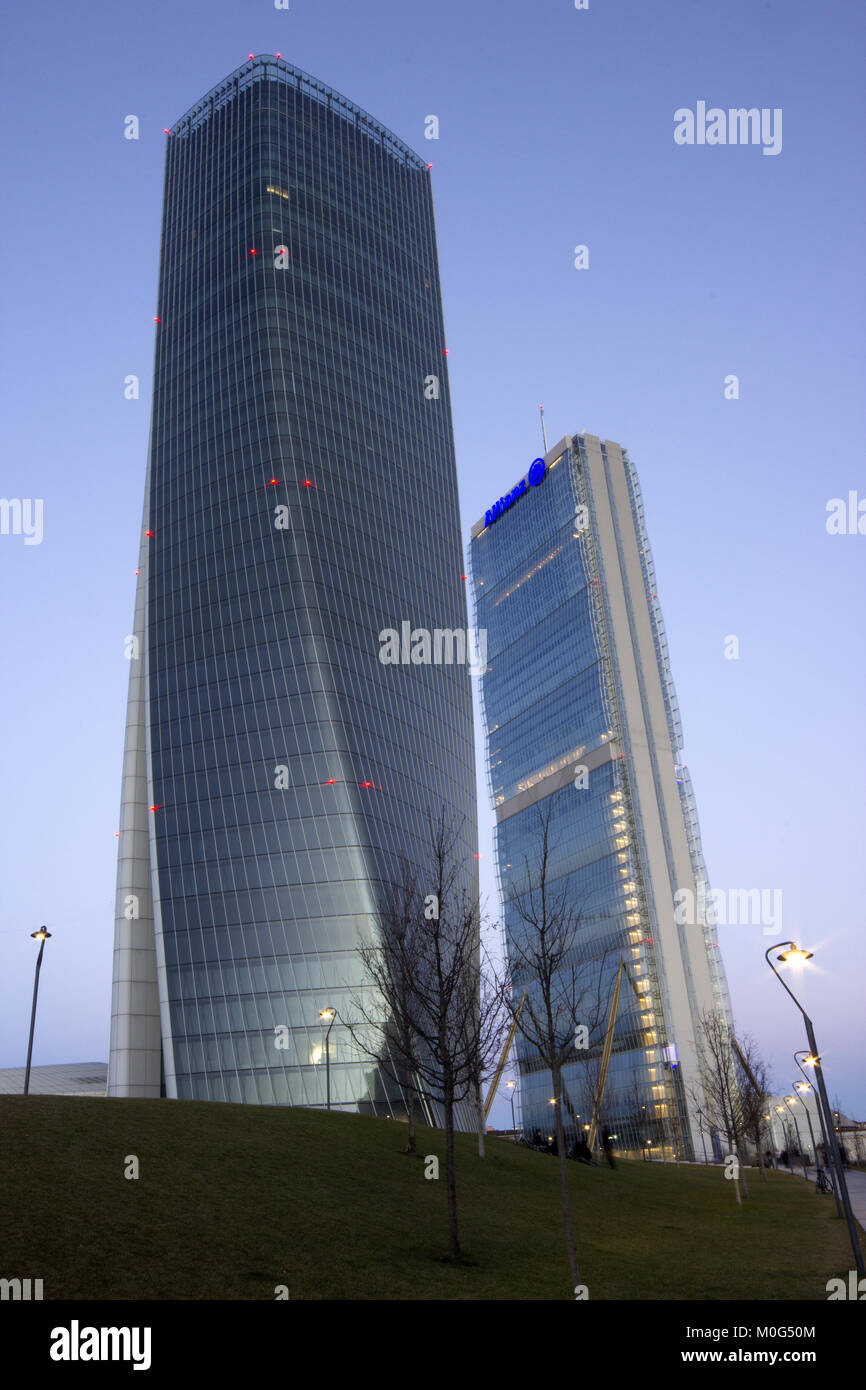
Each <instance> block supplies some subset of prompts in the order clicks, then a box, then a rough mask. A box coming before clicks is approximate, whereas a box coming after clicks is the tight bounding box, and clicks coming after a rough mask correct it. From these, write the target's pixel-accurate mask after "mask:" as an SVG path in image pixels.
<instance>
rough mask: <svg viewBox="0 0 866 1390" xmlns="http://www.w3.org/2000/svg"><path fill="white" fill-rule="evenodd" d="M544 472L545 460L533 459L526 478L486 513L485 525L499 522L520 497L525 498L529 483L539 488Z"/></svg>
mask: <svg viewBox="0 0 866 1390" xmlns="http://www.w3.org/2000/svg"><path fill="white" fill-rule="evenodd" d="M544 471H545V470H544V459H533V460H532V463H531V464H530V465H529V472H528V473H527V475H526V477H525V478H521V479H520V482H519V483H518V484H517V487H513V488H512V489H511V491H510V492H506V494H505V496H504V497H500V499H499V501H498V502H494V503H493V506H492V507H490V508H488V510H487V511H486V512H485V513H484V525H485V526H492V525H493V523H494V521H498V520H499V518H500V517H501V516H502V513H503V512H507V511H508V508H509V507H510V506H512V504H513V503H514V502H516V501H517V499H518V497H522V496H523V494H524V492H525V491H526V484H527V482H528V483H529V486H530V487H538V484H539V483H540V482H541V481H542V480H543V478H544Z"/></svg>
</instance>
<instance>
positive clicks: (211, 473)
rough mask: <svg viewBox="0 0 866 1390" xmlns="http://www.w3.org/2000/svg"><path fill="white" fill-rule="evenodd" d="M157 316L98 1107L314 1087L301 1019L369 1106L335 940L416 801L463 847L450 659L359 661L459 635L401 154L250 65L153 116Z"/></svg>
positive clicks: (446, 483)
mask: <svg viewBox="0 0 866 1390" xmlns="http://www.w3.org/2000/svg"><path fill="white" fill-rule="evenodd" d="M156 334H157V338H156V358H155V377H154V399H153V416H152V434H151V447H150V463H149V469H148V478H147V485H146V498H145V509H144V526H143V532H144V534H143V537H142V551H141V561H140V576H139V583H138V592H137V603H136V618H135V626H134V633H133V634H132V637H133V638H134V641H133V642H132V659H131V676H130V696H129V716H128V724H127V742H126V755H125V763H124V791H123V804H122V823H121V841H120V852H119V870H118V904H117V922H116V932H115V971H114V998H113V1005H112V1040H111V1060H110V1073H109V1094H110V1095H154V1094H156V1095H158V1094H160V1093H163V1094H166V1095H168V1096H177V1097H187V1098H199V1099H210V1100H228V1101H248V1102H259V1103H266V1104H274V1103H276V1104H302V1105H303V1104H306V1105H317V1104H323V1103H324V1100H325V1094H326V1077H325V1072H326V1066H325V1057H324V1053H323V1047H324V1041H323V1039H324V1032H323V1028H322V1026H321V1023H320V1019H319V1011H320V1010H321V1009H323V1008H326V1007H328V1008H335V1009H336V1010H337V1019H336V1022H335V1024H334V1027H333V1028H332V1030H331V1033H330V1044H329V1052H328V1059H329V1063H330V1065H329V1070H330V1093H331V1100H332V1104H334V1105H335V1106H341V1107H344V1108H349V1109H357V1108H362V1109H366V1110H368V1111H370V1112H372V1113H383V1114H384V1113H392V1099H393V1087H392V1086H390V1085H389V1083H388V1082H387V1080H386V1078H385V1077H384V1076H383V1074H382V1073H381V1071H380V1069H379V1068H377V1066H376V1065H375V1064H374V1063H372V1062H370V1061H369V1059H365V1058H364V1057H363V1055H362V1054H361V1053H359V1052H358V1050H357V1049H356V1048H355V1046H354V1045H353V1043H352V1039H351V1037H350V1035H349V1033H348V1031H347V1030H346V1028H345V1027H344V1025H343V1019H344V1018H345V1017H346V1016H347V1010H348V999H349V996H350V994H351V992H352V990H353V988H356V987H357V986H359V985H360V984H362V983H363V981H362V977H361V975H360V973H359V965H358V961H357V958H356V955H355V949H356V947H357V945H358V944H359V942H360V941H362V940H367V939H369V938H370V936H371V934H372V932H373V924H374V913H375V909H376V904H377V900H378V895H379V890H380V885H382V884H384V883H387V882H389V881H391V880H392V879H393V878H394V876H395V873H396V872H397V864H398V860H399V859H400V857H401V856H403V857H405V858H406V859H408V861H409V862H410V863H420V862H422V860H423V858H424V846H425V842H426V837H427V836H428V834H429V822H430V817H431V815H432V816H436V815H438V814H439V813H440V812H441V811H443V810H444V811H445V812H446V814H447V815H448V816H449V817H450V818H451V819H452V820H453V821H454V823H455V824H456V823H457V822H459V823H460V824H461V825H462V831H461V840H460V846H461V854H462V858H463V860H464V861H465V862H466V863H467V864H469V863H474V852H475V848H476V844H475V790H474V756H473V738H472V708H471V690H470V677H469V673H468V671H467V668H466V666H465V665H463V666H461V665H454V664H452V665H448V664H430V665H418V664H413V663H410V664H399V665H396V666H395V665H390V664H383V662H382V661H381V660H380V648H381V643H380V636H379V634H380V632H381V631H382V630H383V629H389V628H391V629H397V630H400V628H401V624H402V623H403V622H409V623H411V624H412V626H413V628H428V629H431V630H433V629H435V628H441V629H465V628H466V623H467V617H466V597H465V583H464V578H463V575H462V573H461V571H462V569H463V564H462V546H461V539H460V528H459V511H458V501H457V487H456V471H455V460H454V449H453V438H452V425H451V412H450V402H449V394H448V380H447V371H446V358H445V356H444V347H445V337H444V327H443V316H442V306H441V297H440V285H439V272H438V263H437V252H436V239H435V230H434V221H433V206H432V195H431V187H430V174H429V171H428V169H427V166H426V165H425V162H424V161H423V160H422V159H421V158H420V157H419V156H418V155H416V154H414V153H413V152H412V151H411V150H410V149H408V148H407V147H406V146H405V145H404V144H403V143H402V142H401V141H400V140H398V139H397V137H396V136H394V135H392V134H391V133H390V132H389V131H387V130H386V129H385V128H384V127H382V126H380V125H379V124H378V122H376V121H375V120H373V119H372V118H371V117H370V116H368V115H367V114H366V113H365V112H363V111H362V110H360V108H358V107H356V106H354V105H353V104H352V103H351V102H349V101H347V100H346V99H345V98H344V97H342V96H340V95H339V94H338V93H336V92H333V91H331V90H330V89H329V88H327V87H325V86H323V85H322V84H320V83H318V82H316V81H315V79H313V78H311V77H309V76H308V75H306V74H304V73H301V72H299V71H298V70H297V69H295V68H292V67H291V66H290V65H288V64H287V63H285V62H283V61H281V60H277V59H276V58H273V57H261V58H256V59H254V60H252V61H250V62H249V63H247V64H245V65H244V66H243V67H242V68H240V69H238V70H237V72H235V73H233V74H231V76H230V77H228V78H227V79H226V80H225V81H224V82H222V83H220V84H219V85H218V86H217V87H215V88H214V89H213V90H212V91H211V92H209V93H208V94H207V95H206V96H205V97H204V98H203V99H202V100H201V101H200V102H199V103H198V104H197V105H196V106H195V107H193V108H192V110H191V111H189V112H188V113H187V114H186V115H185V116H184V117H183V118H182V119H181V120H179V121H178V122H177V123H176V124H175V125H174V126H173V127H172V129H171V131H170V132H169V133H168V135H167V153H166V174H165V192H164V207H163V227H162V248H161V264H160V274H159V294H158V307H157V325H156ZM419 499H424V506H423V509H421V508H419ZM348 1011H349V1012H351V1011H350V1010H348ZM389 1097H390V1098H389Z"/></svg>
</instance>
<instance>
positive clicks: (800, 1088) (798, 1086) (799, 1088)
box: [794, 1057, 818, 1168]
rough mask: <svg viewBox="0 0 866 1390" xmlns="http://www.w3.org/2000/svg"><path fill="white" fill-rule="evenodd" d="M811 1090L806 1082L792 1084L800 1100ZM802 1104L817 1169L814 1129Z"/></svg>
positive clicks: (805, 1105) (804, 1103) (807, 1108)
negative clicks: (798, 1093)
mask: <svg viewBox="0 0 866 1390" xmlns="http://www.w3.org/2000/svg"><path fill="white" fill-rule="evenodd" d="M795 1060H796V1057H795ZM811 1089H812V1087H811V1086H810V1085H809V1083H808V1081H795V1082H794V1090H795V1091H799V1092H800V1096H801V1099H802V1095H803V1093H804V1092H806V1091H811ZM802 1104H803V1109H804V1110H805V1112H806V1123H807V1124H808V1126H809V1138H810V1139H811V1141H812V1156H813V1158H814V1160H815V1167H816V1168H817V1167H818V1150H817V1148H816V1147H815V1131H814V1129H813V1128H812V1116H811V1115H810V1114H809V1107H808V1105H807V1104H806V1102H805V1101H803V1102H802Z"/></svg>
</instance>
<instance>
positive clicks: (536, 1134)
mask: <svg viewBox="0 0 866 1390" xmlns="http://www.w3.org/2000/svg"><path fill="white" fill-rule="evenodd" d="M532 1147H533V1148H534V1149H539V1150H541V1149H543V1148H544V1140H543V1139H542V1137H541V1130H540V1129H537V1128H536V1129H534V1130H533V1131H532Z"/></svg>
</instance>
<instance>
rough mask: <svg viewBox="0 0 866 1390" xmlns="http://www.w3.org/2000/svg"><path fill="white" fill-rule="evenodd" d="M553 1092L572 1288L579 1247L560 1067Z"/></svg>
mask: <svg viewBox="0 0 866 1390" xmlns="http://www.w3.org/2000/svg"><path fill="white" fill-rule="evenodd" d="M552 1076H553V1094H554V1097H555V1099H556V1105H555V1106H554V1107H553V1109H554V1117H553V1118H554V1128H555V1133H556V1147H557V1150H558V1153H559V1181H560V1188H561V1191H562V1224H563V1226H564V1228H565V1251H566V1254H567V1255H568V1267H569V1269H570V1270H571V1284H572V1288H576V1286H577V1285H578V1284H579V1283H580V1268H579V1266H578V1263H577V1248H576V1246H575V1243H574V1227H573V1226H572V1224H571V1193H570V1192H569V1187H568V1159H567V1158H566V1155H565V1131H564V1129H563V1126H562V1096H561V1091H562V1087H561V1085H560V1077H559V1068H558V1067H556V1068H554V1069H552Z"/></svg>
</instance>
